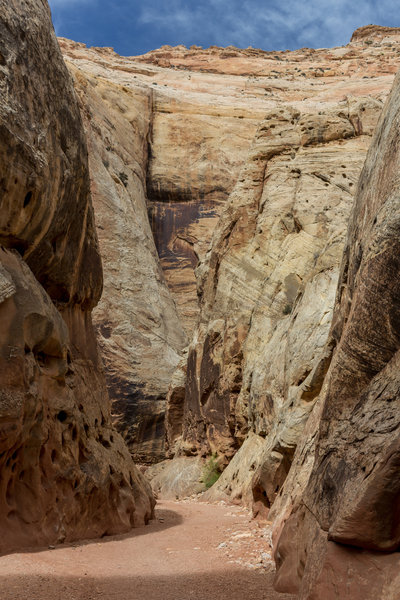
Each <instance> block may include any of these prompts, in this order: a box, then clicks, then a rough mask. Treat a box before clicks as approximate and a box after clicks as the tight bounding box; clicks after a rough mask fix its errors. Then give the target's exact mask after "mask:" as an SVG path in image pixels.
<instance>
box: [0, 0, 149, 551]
mask: <svg viewBox="0 0 400 600" xmlns="http://www.w3.org/2000/svg"><path fill="white" fill-rule="evenodd" d="M0 33H1V35H0V40H1V41H0V56H1V61H0V63H1V64H0V70H1V75H2V76H1V84H0V93H1V102H0V130H1V134H2V135H1V142H0V181H1V217H0V240H1V246H2V247H1V249H0V263H1V267H0V530H1V539H0V552H1V553H4V552H8V551H10V550H13V549H15V548H19V547H22V546H36V545H43V544H48V543H54V542H56V541H58V542H62V541H64V540H73V539H77V538H81V537H91V536H99V535H102V534H104V533H106V532H108V533H111V532H114V533H117V532H123V531H127V530H129V529H130V528H131V527H132V526H134V525H140V524H143V523H144V522H147V521H148V519H149V518H150V517H151V514H152V509H153V504H154V502H153V499H152V495H151V491H150V489H149V486H148V484H147V483H146V481H145V480H144V478H143V477H142V476H141V474H140V473H139V472H138V471H137V469H136V468H135V467H134V465H133V463H132V461H131V458H130V455H129V452H128V450H127V448H126V447H125V445H124V443H123V441H122V439H121V438H120V436H119V435H118V434H117V433H116V431H115V430H114V429H113V427H112V424H111V417H110V407H109V401H108V396H107V392H106V386H105V380H104V376H103V372H102V368H101V364H100V362H99V357H98V354H97V347H96V340H95V336H94V331H93V328H92V324H91V308H92V307H93V306H94V305H95V304H96V302H97V301H98V299H99V296H100V293H101V289H102V270H101V260H100V256H99V252H98V246H97V238H96V233H95V229H94V219H93V210H92V205H91V198H90V191H89V176H88V165H87V149H86V142H85V137H84V133H83V127H82V121H81V117H80V114H79V109H78V105H77V101H76V96H75V93H74V90H73V85H72V81H71V79H70V77H69V74H68V71H67V69H66V67H65V65H64V63H63V60H62V56H61V53H60V51H59V48H58V44H57V40H56V37H55V34H54V31H53V29H52V26H51V20H50V11H49V9H48V6H47V4H46V3H44V2H39V1H37V0H32V2H30V3H29V4H18V3H17V4H15V3H13V4H12V5H11V6H10V4H9V3H6V2H0Z"/></svg>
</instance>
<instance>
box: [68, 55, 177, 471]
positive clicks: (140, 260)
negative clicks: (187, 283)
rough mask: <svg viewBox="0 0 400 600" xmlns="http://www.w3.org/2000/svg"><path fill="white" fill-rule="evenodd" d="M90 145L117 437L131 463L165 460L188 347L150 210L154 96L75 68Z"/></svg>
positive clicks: (101, 318) (104, 339)
mask: <svg viewBox="0 0 400 600" xmlns="http://www.w3.org/2000/svg"><path fill="white" fill-rule="evenodd" d="M71 70H72V71H73V74H74V81H75V87H76V89H77V91H78V94H79V97H80V100H81V106H82V113H83V115H84V120H85V126H86V131H87V135H88V141H89V166H90V172H91V179H92V197H93V203H94V209H95V211H96V215H97V228H98V231H99V234H100V235H99V238H100V250H101V252H102V255H103V256H104V257H105V258H106V260H105V261H104V273H105V282H106V283H105V290H104V294H103V298H102V300H101V301H100V303H99V306H98V307H97V308H96V310H95V312H94V323H95V326H96V328H97V331H98V333H99V341H100V347H101V350H102V354H103V357H104V362H105V368H106V377H107V383H108V389H109V393H110V396H111V399H112V401H113V402H114V405H113V411H114V413H115V414H116V423H117V427H118V429H119V431H120V432H121V433H122V434H123V436H124V438H125V439H126V441H127V443H128V445H129V447H130V450H131V452H132V454H133V456H134V458H135V459H139V460H142V461H147V462H153V461H156V460H160V459H162V458H163V457H164V413H165V394H166V390H167V389H168V385H169V383H170V379H171V372H172V370H173V369H174V368H175V366H176V365H177V363H178V361H179V360H180V352H181V350H182V348H183V347H184V346H185V344H186V343H187V340H186V336H185V334H184V332H183V329H182V326H181V324H180V321H179V319H178V315H177V311H176V307H175V304H174V302H173V300H172V298H171V295H170V293H169V290H168V288H167V285H166V283H165V281H164V277H163V274H162V272H161V269H160V266H159V262H158V256H157V251H156V247H155V244H154V239H153V235H152V231H151V228H150V225H149V220H148V217H147V207H146V185H145V180H146V165H147V135H148V127H149V123H150V110H151V91H149V90H148V89H147V88H145V87H143V86H142V87H137V88H135V89H134V90H128V88H126V87H123V86H120V85H116V84H112V83H111V82H109V81H107V82H103V81H98V80H97V79H96V78H95V77H93V76H91V75H90V74H89V73H82V72H80V71H78V70H77V69H75V68H73V67H71Z"/></svg>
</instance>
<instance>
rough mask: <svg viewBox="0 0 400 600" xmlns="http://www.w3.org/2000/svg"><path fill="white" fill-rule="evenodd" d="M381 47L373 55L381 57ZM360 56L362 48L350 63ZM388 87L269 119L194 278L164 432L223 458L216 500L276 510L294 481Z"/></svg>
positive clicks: (330, 91)
mask: <svg viewBox="0 0 400 600" xmlns="http://www.w3.org/2000/svg"><path fill="white" fill-rule="evenodd" d="M398 33H399V32H398V30H395V31H394V32H391V34H392V38H391V41H390V42H388V48H386V52H387V54H388V55H391V53H392V46H393V47H394V48H395V52H396V56H397V53H398V40H399V37H398ZM368 41H371V39H369V40H368ZM380 44H381V38H379V39H378V41H375V40H372V42H371V44H367V45H366V47H374V48H375V50H374V51H375V52H377V50H376V48H377V47H378V46H380ZM351 47H352V45H350V48H351ZM350 48H349V47H347V49H342V50H343V53H341V54H339V52H338V51H337V50H335V51H334V50H332V51H329V52H330V54H331V56H333V55H335V56H337V57H338V56H344V55H346V53H347V52H350ZM362 51H363V50H361V49H360V46H357V45H355V46H354V47H352V50H351V54H352V56H354V55H355V53H360V54H361V55H362ZM324 52H325V53H326V52H328V51H326V50H325V51H324ZM353 53H354V54H353ZM288 54H289V53H288ZM314 56H315V54H314ZM360 62H361V63H362V60H360ZM336 72H337V71H336ZM367 72H368V73H369V75H364V74H362V71H361V69H360V71H359V75H358V77H359V78H360V79H361V80H362V81H361V85H360V80H359V83H358V84H357V85H360V88H359V89H362V86H363V83H362V82H363V81H366V79H365V80H364V77H371V79H372V81H374V77H373V75H372V73H371V71H366V73H367ZM376 76H377V77H378V79H380V77H379V75H378V73H376ZM391 82H392V78H390V79H389V80H387V81H386V83H384V82H383V80H380V82H379V84H380V85H382V87H381V88H380V90H379V92H378V93H377V94H376V95H375V97H372V95H366V96H362V95H361V96H360V95H359V90H357V89H355V88H352V93H351V94H350V93H348V94H346V96H345V98H344V99H338V96H337V88H336V87H335V85H333V84H332V83H331V85H327V86H326V88H325V92H324V96H323V98H321V96H320V97H319V98H318V95H316V97H315V98H309V99H306V100H303V101H302V102H294V101H292V102H286V104H283V103H282V105H280V106H278V107H277V108H276V109H274V110H270V111H269V112H268V113H267V114H266V115H265V119H264V120H263V121H262V122H261V124H260V126H259V129H258V132H257V134H256V136H255V139H254V142H253V144H252V147H251V149H250V151H249V154H248V158H247V160H246V161H245V163H244V166H243V168H242V170H241V172H240V174H239V177H238V179H237V183H236V186H235V188H234V190H233V191H232V193H231V195H230V197H229V199H228V200H227V202H226V203H225V207H224V209H223V212H222V214H221V217H220V220H219V222H218V224H217V226H216V229H215V230H214V234H213V240H212V245H211V248H210V250H209V251H208V252H207V254H206V257H205V259H204V260H203V261H202V262H201V263H200V265H199V266H198V268H197V276H198V290H199V292H200V298H201V313H200V323H199V325H198V327H197V329H196V331H195V334H194V336H193V339H192V342H191V344H190V346H189V356H188V361H187V368H186V372H187V375H186V390H185V396H184V399H182V408H181V410H180V411H179V410H178V408H177V402H176V398H179V397H180V398H182V395H181V394H179V393H177V394H174V390H173V389H172V390H171V392H170V398H171V400H173V405H172V409H173V412H174V414H178V415H180V414H181V415H182V417H180V419H181V423H182V429H181V432H182V435H181V438H179V436H177V434H176V430H175V425H172V424H171V425H170V424H169V423H168V427H170V428H171V435H169V434H168V432H167V437H168V440H170V441H171V444H172V447H173V448H174V449H175V451H176V452H178V454H189V455H190V454H203V455H205V454H209V453H210V452H217V453H218V454H219V456H220V460H221V461H222V462H224V463H225V464H226V465H228V466H227V468H226V469H225V471H224V473H223V475H222V476H221V478H220V479H219V481H218V483H217V484H216V485H215V486H213V488H212V489H211V490H210V491H209V492H208V493H207V497H208V498H209V499H213V500H215V499H217V498H231V499H236V500H241V501H244V502H246V503H249V504H252V505H253V508H254V512H255V513H259V512H260V513H262V514H266V513H267V512H268V510H269V509H270V507H271V506H272V505H273V503H274V501H275V500H276V498H277V496H278V494H279V492H280V489H281V487H282V485H283V483H284V481H285V479H286V477H287V475H288V472H289V470H290V466H291V463H292V460H293V456H294V452H295V450H296V446H297V444H298V442H299V440H300V438H301V436H302V434H303V431H304V428H305V425H306V423H307V420H308V418H309V415H310V413H311V411H312V410H313V407H314V405H315V403H316V401H317V400H318V398H319V395H320V392H321V389H322V385H323V382H324V378H325V375H326V372H327V369H328V367H329V364H330V360H331V356H332V344H331V341H330V338H329V330H330V326H331V321H332V314H333V306H334V300H335V294H336V288H337V281H338V277H339V270H340V262H341V257H342V253H343V248H344V240H345V232H346V228H347V223H348V219H349V215H350V211H351V208H352V204H353V195H354V192H355V190H356V186H357V181H358V177H359V174H360V171H361V168H362V165H363V162H364V159H365V156H366V152H367V149H368V147H369V144H370V141H371V136H372V134H373V131H374V127H375V125H376V122H377V120H378V118H379V115H380V112H381V110H382V97H383V96H384V95H385V94H386V93H387V92H388V91H389V87H390V84H391ZM354 83H355V81H354V80H353V79H352V78H350V79H347V80H345V81H342V82H341V84H340V86H341V88H342V90H343V86H345V85H346V86H347V85H348V86H353V85H354ZM336 85H338V84H337V82H336ZM376 86H377V80H375V81H374V88H375V90H377V87H376ZM177 385H178V388H177V391H179V389H180V386H181V383H180V382H178V384H177ZM172 429H174V432H173V433H172ZM261 440H263V443H259V442H261ZM233 456H235V458H234V460H231V459H232V457H233ZM230 461H231V462H230ZM228 463H229V464H228ZM243 464H247V465H248V467H249V468H248V469H242V468H241V467H240V465H243Z"/></svg>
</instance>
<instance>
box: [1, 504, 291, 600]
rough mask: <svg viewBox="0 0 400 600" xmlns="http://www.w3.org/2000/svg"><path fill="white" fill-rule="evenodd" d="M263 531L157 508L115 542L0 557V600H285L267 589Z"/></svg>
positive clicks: (227, 512) (218, 510) (241, 513)
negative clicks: (148, 518) (151, 517)
mask: <svg viewBox="0 0 400 600" xmlns="http://www.w3.org/2000/svg"><path fill="white" fill-rule="evenodd" d="M273 575H274V573H273V562H272V559H271V554H270V546H269V531H268V527H267V526H265V525H261V524H260V523H257V522H256V521H253V520H251V518H250V514H249V512H248V511H246V510H245V509H243V508H241V507H237V506H229V505H226V504H206V503H201V502H196V501H194V500H186V501H185V500H184V501H180V502H160V503H159V504H158V505H157V508H156V516H155V519H154V520H153V521H152V522H151V523H150V525H148V526H147V527H143V528H139V529H135V530H134V531H132V532H131V533H129V534H127V535H123V536H113V537H108V538H103V539H101V540H91V541H88V542H79V543H76V544H73V545H65V546H64V545H62V546H57V547H56V548H49V549H46V550H42V551H35V552H25V553H18V554H10V555H7V556H3V557H1V558H0V589H1V592H0V596H1V600H25V599H26V600H28V599H29V600H50V599H51V600H59V599H63V600H83V599H85V600H97V599H100V598H102V599H107V600H112V599H117V598H118V600H139V599H140V600H156V599H157V600H214V599H215V600H217V599H218V600H225V599H226V600H228V599H229V600H236V599H237V600H239V599H240V600H242V599H243V598H244V597H247V598H254V599H257V600H278V599H280V600H291V599H292V598H293V596H287V595H282V594H278V593H277V592H275V591H274V590H273V588H272V580H273Z"/></svg>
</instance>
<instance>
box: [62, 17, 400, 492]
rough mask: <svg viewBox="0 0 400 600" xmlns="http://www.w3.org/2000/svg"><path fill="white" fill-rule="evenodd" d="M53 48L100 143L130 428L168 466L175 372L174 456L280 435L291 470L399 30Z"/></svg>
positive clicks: (103, 220)
mask: <svg viewBox="0 0 400 600" xmlns="http://www.w3.org/2000/svg"><path fill="white" fill-rule="evenodd" d="M60 43H61V46H62V50H63V53H64V57H65V59H66V61H67V64H68V66H69V68H70V70H71V72H72V73H73V75H74V80H75V85H76V88H77V91H78V94H79V96H80V101H81V109H82V113H83V115H84V119H85V125H86V129H87V132H88V137H89V154H90V161H91V166H92V173H93V175H92V193H93V197H94V202H95V211H96V214H97V215H98V216H97V222H98V236H99V240H100V246H101V251H102V254H103V256H104V258H105V260H104V264H105V283H104V285H105V293H104V295H103V299H102V300H101V302H100V304H99V307H98V308H97V309H96V310H95V312H94V320H95V323H96V327H97V329H98V331H99V333H100V341H101V348H102V356H103V360H104V362H105V364H106V372H107V373H108V384H109V391H110V394H111V397H112V400H113V401H114V411H115V413H116V419H117V422H118V426H119V428H120V431H121V432H123V434H124V435H125V436H126V438H127V440H128V441H129V444H130V448H131V451H132V452H133V453H134V455H135V456H138V457H139V458H141V459H143V460H146V461H148V462H150V461H154V460H157V459H160V458H161V457H162V456H163V453H164V448H163V438H164V430H163V414H164V410H165V398H166V396H167V391H168V383H169V381H171V378H172V377H173V373H174V371H175V369H176V368H177V367H178V371H177V372H176V374H175V375H174V380H173V384H172V387H171V389H170V391H169V392H168V398H169V400H168V410H167V436H168V445H167V451H168V453H169V454H170V455H171V454H173V453H174V452H175V451H176V450H177V448H178V447H179V448H180V450H179V452H180V453H181V454H193V453H195V454H197V453H199V452H200V453H208V452H210V451H212V450H216V451H218V452H219V453H220V456H221V460H222V461H223V462H224V464H226V463H227V462H228V460H229V459H230V458H231V457H232V455H233V454H234V452H235V451H236V450H237V449H238V448H239V447H240V446H241V445H242V444H243V442H244V440H245V439H246V438H247V436H250V434H252V433H254V434H255V435H256V436H257V442H256V443H255V445H256V446H257V448H258V447H261V446H262V445H265V444H264V440H265V438H266V437H268V436H269V435H270V433H272V430H273V429H274V430H275V433H273V439H274V440H275V441H273V442H271V443H272V444H273V447H274V449H273V452H278V453H279V452H280V450H279V444H281V442H282V443H283V450H282V452H281V455H282V457H281V458H279V461H281V462H280V463H279V461H278V463H279V464H278V463H277V465H276V469H275V470H279V471H282V473H285V472H286V471H287V468H288V460H289V462H290V460H291V458H292V456H293V452H294V449H295V446H296V440H297V436H298V432H299V431H300V430H301V428H302V426H303V424H304V421H305V420H306V418H307V415H308V413H309V411H310V409H311V407H312V404H313V402H314V401H315V398H316V396H317V395H318V386H319V383H318V382H319V381H320V380H321V377H323V373H324V370H325V369H326V366H327V364H328V362H329V358H328V357H329V354H330V350H329V349H327V350H326V349H324V343H325V340H326V337H327V332H328V330H329V324H330V319H331V312H332V306H333V297H334V290H335V285H336V279H337V273H338V265H339V262H340V253H341V248H342V246H343V232H344V229H345V223H346V218H347V215H348V214H349V210H350V206H351V198H352V194H353V191H354V189H355V182H356V180H357V177H358V174H359V171H360V169H361V165H362V162H363V159H364V157H365V153H366V150H367V147H368V144H369V139H370V135H371V132H372V130H373V127H374V124H375V122H376V119H377V118H378V115H379V111H380V109H381V106H382V101H383V100H384V99H385V97H386V95H387V93H388V91H389V88H390V86H391V83H392V81H393V74H394V72H395V70H396V65H397V61H398V56H399V35H398V30H392V29H389V30H387V29H385V30H383V29H382V28H379V27H378V28H372V30H370V29H369V30H368V32H367V33H365V32H364V30H363V29H362V30H360V31H359V32H358V33H357V32H356V34H355V35H354V37H353V41H352V42H351V43H350V44H348V45H347V46H345V47H342V48H332V49H319V50H313V49H308V48H303V49H301V50H298V51H295V52H265V51H261V50H255V49H252V48H249V49H246V50H240V49H237V48H232V47H230V48H218V47H211V48H208V49H202V48H200V47H191V48H189V49H188V48H185V47H184V46H178V47H176V48H171V47H169V46H164V47H162V48H160V49H159V50H155V51H153V52H149V53H148V54H146V55H143V56H138V57H120V56H118V55H117V54H115V53H114V52H113V50H112V49H111V48H86V46H85V45H84V44H78V43H75V42H71V41H68V40H60ZM292 121H293V122H292ZM260 123H262V124H261V126H260V127H259V124H260ZM257 132H258V133H257ZM255 135H256V139H255V141H254V143H253V140H254V136H255ZM252 143H253V148H252V149H251V150H250V154H249V149H250V146H251V144H252ZM121 146H122V147H123V149H124V151H123V153H121V152H120V151H119V148H120V147H121ZM342 151H343V156H344V159H345V160H343V161H342V160H341V158H340V156H341V152H342ZM239 173H242V174H241V175H240V177H241V178H242V179H243V181H240V180H239V181H238V182H237V185H236V181H237V180H238V176H239ZM264 177H267V179H266V181H265V182H264ZM235 185H236V187H235ZM308 189H309V190H310V193H308V191H307V190H308ZM145 202H146V203H147V207H148V212H149V218H150V225H149V223H148V222H147V217H146V215H145V211H144V208H143V207H144V203H145ZM257 203H259V204H260V206H257ZM139 206H140V207H141V208H139ZM259 213H260V214H259ZM221 214H222V215H223V216H222V219H221V222H220V224H219V225H218V227H217V230H216V232H215V236H214V239H213V242H212V244H213V246H212V250H211V251H210V252H209V251H208V250H209V245H210V243H211V240H212V236H213V231H214V229H215V227H216V224H217V223H218V220H219V217H220V215H221ZM235 219H236V220H237V224H236V225H235V223H234V221H235ZM241 220H242V221H243V222H242V221H241ZM150 227H151V230H152V233H153V236H154V241H155V245H156V248H157V251H158V255H159V261H160V262H159V263H158V259H157V255H156V252H155V248H154V244H153V241H152V239H151V231H150ZM138 232H140V234H139V233H138ZM225 235H226V236H227V237H226V240H225V241H224V236H225ZM281 244H282V248H281ZM258 246H259V247H258ZM257 248H258V249H257ZM144 249H145V251H144ZM224 252H226V256H225V254H224ZM266 254H268V256H266ZM247 255H248V256H249V258H248V260H247V258H246V256H247ZM317 255H318V256H317ZM134 257H139V260H135V258H134ZM220 259H221V260H220ZM199 261H200V266H199V267H198V268H197V271H196V269H195V267H196V265H197V263H198V262H199ZM219 262H221V281H220V282H219V276H220V273H219V268H220V267H219ZM160 265H161V269H162V270H160ZM229 265H230V266H229ZM117 270H118V271H122V272H123V273H124V276H123V277H122V281H125V283H122V284H121V283H119V280H118V278H116V273H117ZM195 271H196V272H195ZM267 279H268V281H267ZM116 280H118V285H116ZM264 280H265V281H264ZM133 281H134V282H135V283H134V284H133V283H132V282H133ZM121 285H122V287H121ZM213 286H215V287H216V290H213ZM224 288H226V289H224ZM198 294H199V296H198ZM300 296H301V297H300ZM310 297H311V298H312V299H313V302H314V300H316V302H315V306H314V307H312V306H311V304H312V302H310V300H309V299H310ZM199 298H200V302H199ZM148 300H149V301H148ZM155 304H157V307H156V306H155ZM265 309H267V310H265ZM303 319H304V322H303ZM198 320H200V325H199V326H198V327H197V322H198ZM250 322H251V323H252V326H251V327H250ZM308 326H310V328H311V329H312V331H313V333H312V335H311V337H310V339H308V337H307V336H306V335H303V337H301V336H300V338H299V339H301V340H306V341H304V343H299V344H298V346H297V347H296V348H295V347H294V346H293V340H294V339H297V334H298V331H302V330H303V329H305V328H306V327H308ZM275 327H276V328H277V329H276V331H275V332H274V333H272V331H273V330H274V329H275ZM250 329H251V331H250ZM289 329H290V331H291V333H290V334H289V333H288V330H289ZM219 338H223V341H221V339H219ZM306 338H307V339H306ZM190 340H193V341H192V343H191V350H190V354H189V362H188V363H187V365H185V362H186V361H185V356H184V352H183V349H184V347H185V345H186V344H187V343H188V341H190ZM216 341H217V343H216V345H215V344H214V342H216ZM239 345H240V346H242V347H243V348H242V349H240V350H238V346H239ZM211 346H212V347H213V348H214V349H212V348H211ZM292 346H293V347H292ZM286 348H289V350H288V351H287V350H286ZM214 350H215V353H214V355H213V352H214ZM259 350H260V352H259ZM303 351H304V356H303ZM271 353H272V355H273V356H274V358H273V360H272V361H271V360H270V358H269V357H270V356H271ZM242 354H243V356H242ZM217 355H218V356H217ZM278 355H279V358H278ZM203 358H204V360H203ZM281 360H283V361H287V365H288V367H287V368H288V373H287V374H285V375H282V374H281V369H280V364H281V363H280V361H281ZM195 361H197V364H196V365H195V364H194V362H195ZM200 363H202V365H201V364H200ZM289 363H290V364H289ZM155 364H156V365H157V368H156V369H155V368H154V365H155ZM266 364H267V365H269V366H268V369H269V371H268V374H267V373H266V372H265V365H266ZM179 365H180V366H179ZM218 369H219V371H218V373H217V370H218ZM185 371H187V372H188V373H189V377H188V380H187V382H186V383H185V381H184V380H185V377H186V376H185ZM289 371H290V372H289ZM218 378H219V379H220V381H219V382H217V379H218ZM174 382H176V386H175V383H174ZM192 384H193V385H192ZM193 386H194V387H193ZM196 386H197V389H195V387H196ZM185 387H186V395H187V400H186V401H184V400H183V399H184V394H185V392H184V390H185ZM306 387H309V388H310V390H311V391H309V392H308V395H307V393H306V391H305V388H306ZM200 396H201V397H202V400H200ZM205 396H207V397H208V400H206V399H205ZM292 401H293V405H292V406H289V405H290V404H291V403H292ZM202 403H204V408H203V405H202ZM206 405H207V406H206ZM288 407H289V413H290V414H291V418H290V421H291V425H289V426H286V424H284V423H282V422H281V421H282V418H283V420H284V421H286V417H282V418H281V416H280V415H283V413H285V412H286V409H287V408H288ZM184 413H185V416H184ZM206 413H207V414H206ZM214 421H215V422H214ZM278 429H279V431H278ZM182 433H183V441H182ZM251 437H252V440H253V441H254V440H255V439H256V438H254V436H253V435H251ZM217 438H218V441H217ZM277 440H279V441H277ZM258 442H261V443H258ZM250 443H251V442H250V441H249V442H248V443H247V445H246V447H248V446H249V445H250ZM268 444H269V442H268ZM268 444H267V446H268ZM257 452H258V450H257ZM268 452H269V453H271V448H270V450H269V451H268ZM281 463H284V464H285V466H282V465H281ZM260 464H261V463H260ZM279 465H281V466H279ZM259 476H260V477H261V473H259ZM261 478H262V477H261ZM277 478H278V480H279V481H280V482H281V481H282V480H283V478H284V476H283V475H279V476H277ZM246 485H247V483H246ZM257 485H258V484H257ZM262 485H264V484H262ZM265 485H267V484H265ZM268 485H270V484H269V483H268ZM271 485H274V489H275V487H276V484H275V482H272V484H271ZM241 487H243V486H242V484H241ZM250 487H251V486H250ZM227 488H229V484H228V486H227ZM249 489H250V488H249ZM225 492H226V489H225V490H224V493H225ZM264 492H265V490H264V489H263V490H262V491H260V493H261V494H263V493H264ZM240 493H241V492H240ZM271 499H272V498H271ZM271 499H270V500H268V502H270V501H271Z"/></svg>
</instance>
